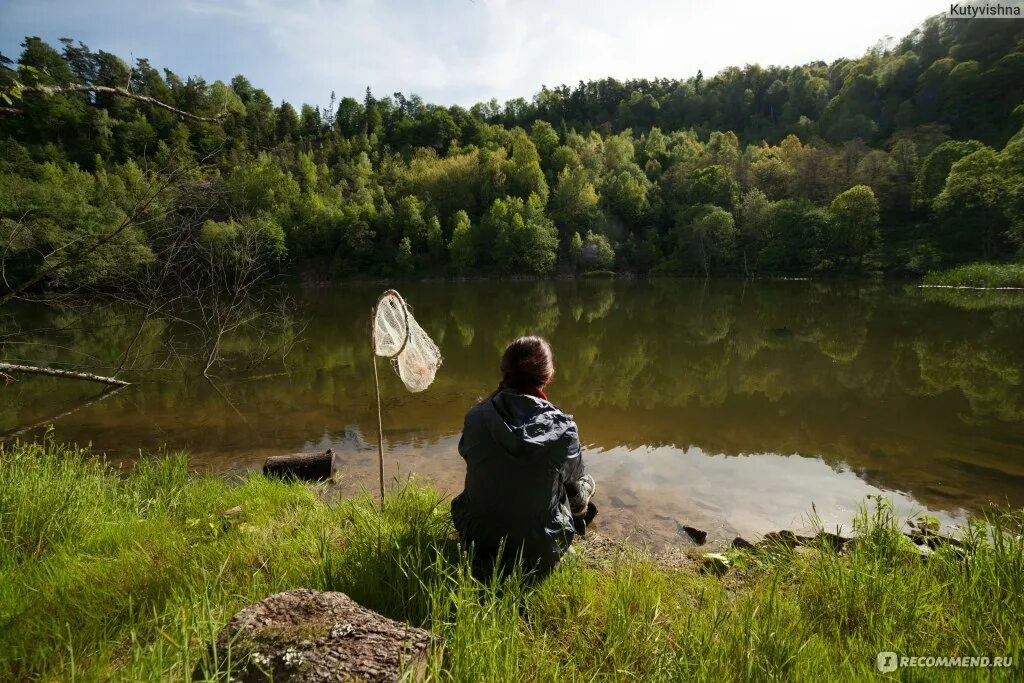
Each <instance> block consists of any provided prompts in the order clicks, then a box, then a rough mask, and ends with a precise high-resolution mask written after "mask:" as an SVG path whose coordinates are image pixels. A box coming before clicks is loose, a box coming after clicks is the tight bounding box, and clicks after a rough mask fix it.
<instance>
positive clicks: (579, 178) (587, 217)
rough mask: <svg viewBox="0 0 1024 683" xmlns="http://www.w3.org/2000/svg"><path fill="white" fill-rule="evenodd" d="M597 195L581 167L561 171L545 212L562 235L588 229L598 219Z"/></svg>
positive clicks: (590, 228) (599, 200) (599, 213)
mask: <svg viewBox="0 0 1024 683" xmlns="http://www.w3.org/2000/svg"><path fill="white" fill-rule="evenodd" d="M600 203H601V196H600V195H599V194H598V193H597V189H596V188H595V187H594V184H593V183H592V182H591V181H590V177H589V174H588V173H587V171H585V170H584V169H582V168H565V169H562V172H561V173H559V174H558V182H557V183H556V184H555V190H554V192H553V193H552V195H551V202H550V204H549V206H548V210H549V212H550V214H551V217H552V218H553V219H554V221H555V225H557V226H558V229H559V232H560V233H561V234H562V235H571V234H572V233H574V232H587V231H590V230H592V229H593V228H594V227H595V226H596V225H597V224H598V221H600V219H601V208H600Z"/></svg>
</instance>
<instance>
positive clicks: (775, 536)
mask: <svg viewBox="0 0 1024 683" xmlns="http://www.w3.org/2000/svg"><path fill="white" fill-rule="evenodd" d="M799 542H800V541H799V539H797V536H796V534H794V533H793V532H792V531H789V530H787V529H783V530H782V531H769V532H768V533H767V534H765V535H764V537H763V538H762V539H761V540H760V541H758V543H757V545H759V546H762V547H766V548H773V549H777V548H795V547H796V546H797V544H798V543H799Z"/></svg>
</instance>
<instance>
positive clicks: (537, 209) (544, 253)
mask: <svg viewBox="0 0 1024 683" xmlns="http://www.w3.org/2000/svg"><path fill="white" fill-rule="evenodd" d="M483 223H484V225H486V226H488V231H489V232H493V233H494V234H495V235H496V240H495V247H494V251H495V260H496V262H497V264H498V267H499V268H500V269H501V271H502V272H504V273H534V274H537V275H546V274H548V273H550V272H551V271H552V270H554V267H555V260H556V258H557V256H558V231H557V230H556V229H555V225H554V223H552V222H551V219H550V218H548V217H547V216H545V215H544V203H543V201H542V200H541V198H540V197H539V196H537V195H536V194H532V195H530V197H529V199H527V201H525V202H524V201H523V200H522V199H520V198H519V197H506V198H505V199H496V200H495V201H494V204H492V205H491V208H490V209H489V210H488V212H487V215H486V216H484V219H483Z"/></svg>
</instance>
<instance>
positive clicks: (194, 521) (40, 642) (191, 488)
mask: <svg viewBox="0 0 1024 683" xmlns="http://www.w3.org/2000/svg"><path fill="white" fill-rule="evenodd" d="M871 505H872V507H871V508H870V510H869V509H868V508H865V511H864V512H862V514H861V516H860V517H859V519H858V520H857V528H858V530H859V532H860V536H861V538H860V540H859V541H858V542H857V544H856V545H855V547H854V549H853V551H852V552H844V553H837V552H835V551H833V550H831V549H830V548H828V547H824V546H823V547H822V548H820V549H817V550H814V551H812V552H801V553H794V552H792V551H789V550H785V549H779V550H777V551H773V552H759V553H756V554H743V553H739V552H730V555H731V557H732V559H733V563H734V568H733V569H732V570H730V572H729V573H728V574H726V575H725V576H724V577H721V578H719V577H715V576H710V575H704V574H701V573H699V572H697V571H695V570H694V569H693V568H691V567H689V566H684V567H682V568H678V567H677V568H669V567H666V566H663V565H659V564H658V563H657V562H655V561H654V560H653V559H651V558H650V557H648V556H645V555H644V554H642V553H640V552H634V551H624V552H622V553H618V554H616V555H614V556H613V557H611V558H608V559H605V560H602V561H600V562H594V561H591V560H592V558H590V559H588V554H587V553H588V550H587V548H586V545H585V544H584V546H583V548H582V551H581V557H577V558H572V559H570V560H568V561H566V562H565V563H563V566H561V567H559V569H558V570H556V571H555V572H554V573H553V574H552V575H551V576H550V577H548V578H547V579H546V580H544V581H542V582H540V583H531V582H529V581H527V580H524V578H523V577H522V576H521V575H519V574H513V575H512V576H509V577H506V578H504V579H494V580H491V581H488V582H480V581H478V580H476V579H474V578H473V577H472V576H471V574H470V572H469V570H468V566H469V565H468V562H467V560H466V558H464V557H463V556H461V555H460V553H459V550H458V547H457V544H455V543H454V542H453V541H452V540H451V535H452V527H451V520H450V517H449V515H448V511H447V507H448V506H447V502H446V501H444V500H443V499H442V498H441V497H440V496H439V495H438V494H437V493H436V492H435V491H434V490H433V489H431V488H429V487H427V486H424V485H422V484H417V483H415V482H412V483H408V484H405V485H403V486H401V487H400V488H399V489H398V490H396V491H395V492H393V493H392V494H391V495H390V497H389V499H388V504H387V506H386V508H385V510H384V511H383V512H381V511H380V510H378V509H377V507H375V505H374V504H373V502H372V501H371V500H369V499H367V498H362V499H356V500H346V501H341V502H339V503H336V504H327V503H325V502H323V500H322V499H321V497H320V496H319V495H318V492H317V491H315V490H314V489H311V488H310V487H308V486H304V485H301V484H295V483H282V482H278V481H272V480H268V479H265V478H263V477H262V476H260V475H253V476H249V477H247V478H245V479H242V480H240V481H234V482H228V481H224V480H221V479H218V478H214V477H211V476H201V475H192V474H190V473H189V471H188V468H187V463H186V460H185V458H184V457H183V456H181V455H166V454H165V455H162V456H160V457H154V458H151V459H146V460H143V461H142V462H141V463H140V465H139V466H138V468H137V469H135V470H133V471H132V472H129V473H117V472H112V471H110V470H109V469H107V468H106V467H105V466H104V465H103V464H102V463H101V462H99V461H98V460H96V459H94V458H93V457H92V456H91V455H90V454H89V453H88V452H87V451H84V450H81V449H77V448H73V447H70V446H64V445H60V444H56V443H52V442H46V443H43V444H15V445H13V446H12V445H9V446H7V447H6V449H5V450H0V576H2V577H3V580H2V581H0V680H23V679H44V680H55V679H59V680H111V679H113V680H133V681H136V680H182V681H184V680H189V678H190V675H191V673H192V671H193V669H194V668H195V667H196V664H197V663H199V662H201V661H202V660H203V658H204V657H206V656H207V655H206V651H207V644H208V643H209V642H210V641H211V640H212V639H213V637H214V635H215V634H216V632H217V631H218V629H219V628H220V627H221V626H222V625H223V624H224V623H225V622H226V621H227V620H228V618H229V617H230V616H231V615H232V614H233V613H234V612H236V611H237V610H238V609H240V608H241V607H243V606H244V605H246V604H249V603H251V602H254V601H256V600H259V599H261V598H263V597H265V596H267V595H269V594H271V593H274V592H276V591H280V590H285V589H288V588H292V587H299V586H305V587H311V588H318V589H331V590H341V591H344V592H346V593H348V594H349V595H350V596H352V597H353V598H354V599H356V600H357V601H359V602H360V603H362V604H364V605H366V606H368V607H371V608H373V609H376V610H378V611H380V612H382V613H384V614H386V615H388V616H391V617H393V618H398V619H402V620H405V621H407V622H410V623H414V624H417V625H423V626H425V627H427V628H430V629H432V630H433V631H434V632H435V633H437V634H438V635H440V636H441V637H442V638H443V640H444V646H443V647H442V648H437V649H435V651H434V653H433V655H432V657H431V659H430V661H429V663H428V668H427V672H426V675H427V677H428V678H429V679H431V680H444V681H505V680H552V679H556V678H557V679H560V680H594V679H610V680H681V679H699V680H714V681H721V680H744V681H748V680H756V681H764V680H779V679H788V678H800V679H806V680H834V679H839V680H845V679H853V678H868V677H873V676H878V675H879V674H878V673H877V671H876V669H875V662H876V656H877V653H878V652H879V651H895V652H899V653H905V654H908V655H982V656H984V655H988V656H1004V655H1011V656H1014V658H1015V667H1014V668H1013V669H999V670H994V671H993V672H992V673H993V674H994V676H995V677H996V678H1007V679H1011V678H1014V677H1015V676H1014V673H1015V672H1018V671H1019V669H1018V667H1019V666H1021V659H1020V657H1021V656H1022V655H1024V653H1022V652H1021V644H1022V642H1024V641H1022V637H1021V636H1022V632H1024V625H1022V621H1021V619H1020V615H1021V614H1024V542H1022V541H1021V539H1020V538H1019V536H1016V535H1014V534H1015V533H1018V532H1019V528H1020V521H1021V518H1020V515H1019V514H1007V515H1003V516H999V517H993V518H992V519H991V520H989V522H990V523H989V524H988V525H986V526H982V525H973V526H972V527H971V528H970V529H968V533H967V538H966V545H967V549H968V553H969V559H968V560H967V561H964V560H962V559H960V558H959V556H958V555H956V554H955V553H952V552H936V553H935V554H934V555H932V556H931V557H930V558H929V559H928V560H927V561H922V560H921V559H920V558H919V557H918V553H917V551H916V550H915V549H914V547H913V546H912V544H910V543H909V541H907V540H906V538H905V537H904V536H903V535H902V534H901V533H900V528H899V520H897V519H896V518H895V517H894V516H893V515H892V512H891V506H889V505H888V504H887V503H886V501H884V500H881V499H879V500H875V501H871ZM237 506H241V510H240V511H235V512H234V513H231V514H228V515H225V514H224V513H225V512H226V511H228V510H231V509H232V508H235V507H237ZM942 673H944V674H950V675H952V676H954V677H958V676H959V677H973V676H974V675H976V673H977V672H974V671H972V670H967V669H965V670H954V671H949V672H946V671H944V672H942ZM900 674H904V675H906V676H907V677H909V678H926V677H930V676H929V670H927V669H916V670H913V669H912V670H906V671H901V672H897V674H893V676H897V675H900ZM934 675H935V673H934V671H932V673H931V677H933V676H934Z"/></svg>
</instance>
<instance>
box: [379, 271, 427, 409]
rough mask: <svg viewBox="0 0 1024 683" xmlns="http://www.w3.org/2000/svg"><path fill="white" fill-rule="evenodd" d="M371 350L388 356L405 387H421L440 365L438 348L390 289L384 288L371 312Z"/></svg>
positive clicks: (423, 386) (418, 389) (419, 389)
mask: <svg viewBox="0 0 1024 683" xmlns="http://www.w3.org/2000/svg"><path fill="white" fill-rule="evenodd" d="M373 351H374V353H376V354H377V355H378V356H383V357H385V358H390V359H391V364H392V365H393V366H394V367H395V370H396V371H397V372H398V376H399V377H400V378H401V380H402V383H403V384H405V388H406V389H408V390H409V391H412V392H417V391H423V390H424V389H426V388H427V387H429V386H430V384H431V382H433V381H434V376H435V375H436V374H437V369H438V368H439V367H441V351H440V349H438V348H437V344H435V343H434V340H432V339H431V338H430V335H428V334H427V333H426V332H425V331H424V330H423V328H422V327H420V326H419V323H417V322H416V318H414V317H413V315H412V312H411V311H410V310H409V307H408V306H407V305H406V303H405V301H404V300H403V299H402V297H401V296H399V294H398V292H395V291H393V290H391V291H388V292H385V294H384V296H382V297H381V299H380V301H379V302H378V303H377V309H376V311H375V312H374V316H373Z"/></svg>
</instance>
